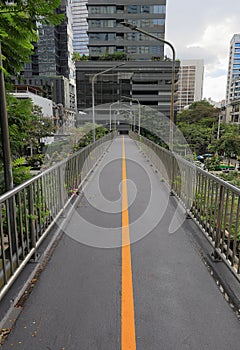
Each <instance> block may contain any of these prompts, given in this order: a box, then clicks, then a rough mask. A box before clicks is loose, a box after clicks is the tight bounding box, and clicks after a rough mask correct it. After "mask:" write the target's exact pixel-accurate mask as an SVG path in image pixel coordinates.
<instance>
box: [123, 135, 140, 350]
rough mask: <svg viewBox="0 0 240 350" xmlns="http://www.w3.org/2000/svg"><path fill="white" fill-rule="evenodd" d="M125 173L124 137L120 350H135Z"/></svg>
mask: <svg viewBox="0 0 240 350" xmlns="http://www.w3.org/2000/svg"><path fill="white" fill-rule="evenodd" d="M126 180H127V171H126V158H125V146H124V136H123V138H122V309H121V319H122V329H121V343H122V350H136V335H135V317H134V298H133V283H132V263H131V246H130V234H129V215H128V193H127V182H126Z"/></svg>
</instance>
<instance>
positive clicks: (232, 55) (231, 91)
mask: <svg viewBox="0 0 240 350" xmlns="http://www.w3.org/2000/svg"><path fill="white" fill-rule="evenodd" d="M239 98H240V34H234V35H233V37H232V39H231V42H230V51H229V64H228V76H227V92H226V104H227V105H228V104H229V103H230V102H231V101H233V100H235V99H239Z"/></svg>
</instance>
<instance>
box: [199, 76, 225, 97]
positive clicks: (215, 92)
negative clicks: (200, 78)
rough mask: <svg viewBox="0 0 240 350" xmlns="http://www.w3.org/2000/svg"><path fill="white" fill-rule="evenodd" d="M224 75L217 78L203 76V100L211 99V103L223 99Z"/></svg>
mask: <svg viewBox="0 0 240 350" xmlns="http://www.w3.org/2000/svg"><path fill="white" fill-rule="evenodd" d="M226 82H227V79H226V75H224V76H220V77H217V78H212V77H208V76H205V81H204V88H203V98H207V99H208V98H211V99H212V100H213V101H221V100H223V99H225V94H226Z"/></svg>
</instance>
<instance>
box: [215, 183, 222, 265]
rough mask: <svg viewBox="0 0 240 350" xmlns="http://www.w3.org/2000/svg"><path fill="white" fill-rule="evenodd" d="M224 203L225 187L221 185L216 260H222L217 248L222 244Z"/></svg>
mask: <svg viewBox="0 0 240 350" xmlns="http://www.w3.org/2000/svg"><path fill="white" fill-rule="evenodd" d="M223 204H224V187H223V185H221V186H220V193H219V203H218V215H217V223H216V237H215V243H214V252H213V258H214V260H220V257H219V254H218V251H217V250H218V248H219V246H220V237H221V223H222V213H223Z"/></svg>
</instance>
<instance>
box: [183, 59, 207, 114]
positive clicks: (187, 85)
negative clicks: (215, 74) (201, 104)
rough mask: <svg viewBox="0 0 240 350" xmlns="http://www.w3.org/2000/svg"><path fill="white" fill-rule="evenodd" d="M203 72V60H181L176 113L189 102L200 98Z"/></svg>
mask: <svg viewBox="0 0 240 350" xmlns="http://www.w3.org/2000/svg"><path fill="white" fill-rule="evenodd" d="M203 74H204V61H203V60H182V61H181V63H180V69H179V78H178V101H177V110H178V113H179V112H181V111H182V110H183V109H184V107H186V106H189V105H190V104H191V103H193V102H195V101H201V100H202V94H203Z"/></svg>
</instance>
